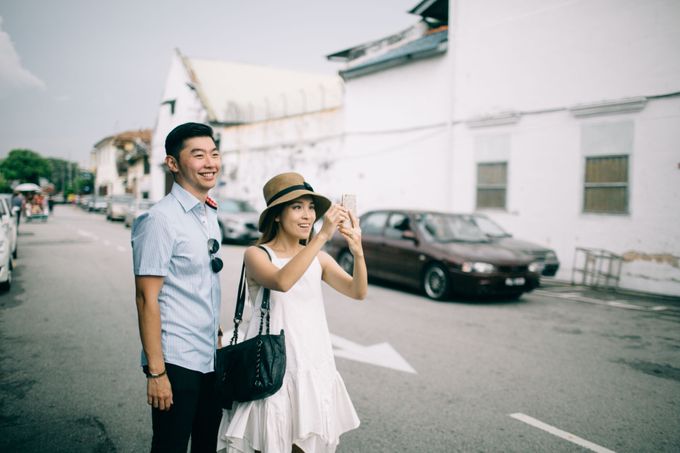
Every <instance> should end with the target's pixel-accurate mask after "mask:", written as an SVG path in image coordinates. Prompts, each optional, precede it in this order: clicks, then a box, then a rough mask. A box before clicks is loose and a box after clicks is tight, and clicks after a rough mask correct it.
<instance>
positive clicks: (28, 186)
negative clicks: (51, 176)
mask: <svg viewBox="0 0 680 453" xmlns="http://www.w3.org/2000/svg"><path fill="white" fill-rule="evenodd" d="M14 190H15V191H17V192H40V186H39V185H37V184H33V183H32V182H25V183H23V184H19V185H18V186H16V187H15V188H14Z"/></svg>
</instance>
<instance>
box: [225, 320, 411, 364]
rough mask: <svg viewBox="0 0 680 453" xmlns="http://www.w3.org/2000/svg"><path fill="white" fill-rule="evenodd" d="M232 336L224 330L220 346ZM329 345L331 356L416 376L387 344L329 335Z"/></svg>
mask: <svg viewBox="0 0 680 453" xmlns="http://www.w3.org/2000/svg"><path fill="white" fill-rule="evenodd" d="M233 335H234V329H231V330H228V331H226V330H225V331H224V336H223V337H222V346H227V345H228V344H229V341H230V340H231V337H232V336H233ZM243 335H244V333H243V332H242V331H241V330H240V329H239V342H241V341H243V338H244V337H243ZM331 343H332V345H333V354H334V355H335V356H336V357H342V358H343V359H349V360H355V361H357V362H363V363H368V364H370V365H375V366H381V367H384V368H391V369H393V370H397V371H404V372H406V373H414V374H417V372H416V370H414V369H413V367H411V365H409V364H408V362H407V361H406V360H404V358H403V357H402V356H400V355H399V353H398V352H397V351H395V350H394V348H392V346H390V345H389V344H388V343H378V344H375V345H373V346H362V345H360V344H357V343H354V342H352V341H350V340H348V339H346V338H342V337H339V336H337V335H333V334H331Z"/></svg>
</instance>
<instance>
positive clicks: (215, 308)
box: [132, 183, 222, 373]
mask: <svg viewBox="0 0 680 453" xmlns="http://www.w3.org/2000/svg"><path fill="white" fill-rule="evenodd" d="M209 238H213V239H217V240H218V241H221V238H222V235H221V233H220V228H219V225H218V224H217V215H216V212H215V211H214V210H213V209H211V208H210V207H208V206H206V205H205V204H204V203H201V202H200V201H199V200H198V199H197V198H196V197H194V196H193V195H191V194H190V193H189V192H187V191H186V190H185V189H184V188H182V186H180V185H179V184H177V183H175V184H174V185H173V186H172V190H171V191H170V193H169V194H168V195H166V196H165V197H164V198H163V199H162V200H161V201H159V202H158V203H156V204H155V205H154V206H153V207H152V208H151V209H150V210H149V212H147V213H145V214H143V215H141V216H140V217H139V218H138V219H137V220H136V221H135V222H134V224H133V225H132V257H133V266H134V273H135V275H156V276H162V277H164V279H163V287H162V288H161V291H160V293H159V295H158V304H159V305H160V312H161V342H162V346H163V356H164V358H165V361H166V362H167V363H171V364H173V365H177V366H181V367H183V368H188V369H190V370H195V371H199V372H201V373H208V372H211V371H214V369H215V367H214V363H213V362H214V358H215V349H216V348H217V330H218V328H219V316H220V279H219V275H218V274H217V273H215V272H213V271H212V269H211V268H210V254H209V253H208V239H209ZM215 255H216V256H218V255H219V251H218V252H217V254H215ZM146 364H147V360H146V356H145V354H144V351H142V365H146Z"/></svg>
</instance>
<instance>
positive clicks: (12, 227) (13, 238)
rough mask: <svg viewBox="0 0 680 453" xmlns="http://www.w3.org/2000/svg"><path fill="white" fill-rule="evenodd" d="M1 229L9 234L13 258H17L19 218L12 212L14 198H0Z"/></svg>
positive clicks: (8, 238) (3, 196) (4, 196)
mask: <svg viewBox="0 0 680 453" xmlns="http://www.w3.org/2000/svg"><path fill="white" fill-rule="evenodd" d="M0 229H2V230H4V231H5V233H6V234H7V240H8V241H9V249H10V250H11V251H12V257H13V258H16V257H17V217H16V213H15V212H14V211H13V210H12V197H11V196H7V195H2V196H0Z"/></svg>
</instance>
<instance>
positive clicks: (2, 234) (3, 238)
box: [0, 228, 14, 292]
mask: <svg viewBox="0 0 680 453" xmlns="http://www.w3.org/2000/svg"><path fill="white" fill-rule="evenodd" d="M13 270H14V263H13V261H12V252H11V249H10V242H9V238H8V236H7V231H6V230H5V229H4V228H0V291H3V292H4V291H9V288H10V287H11V286H12V271H13Z"/></svg>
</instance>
